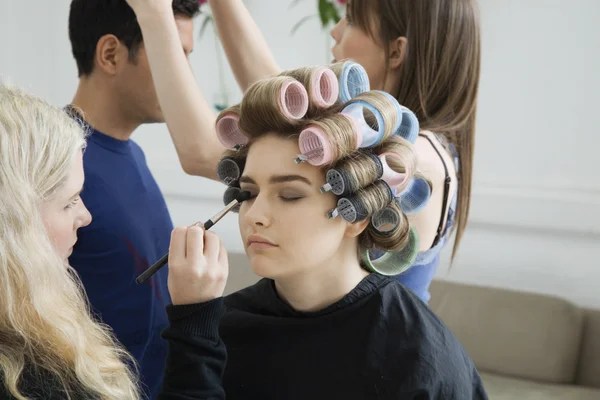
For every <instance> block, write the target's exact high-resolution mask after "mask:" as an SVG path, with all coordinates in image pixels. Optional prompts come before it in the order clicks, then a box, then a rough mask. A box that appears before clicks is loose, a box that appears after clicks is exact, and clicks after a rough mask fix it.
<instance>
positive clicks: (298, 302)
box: [275, 253, 369, 312]
mask: <svg viewBox="0 0 600 400" xmlns="http://www.w3.org/2000/svg"><path fill="white" fill-rule="evenodd" d="M354 254H356V253H354ZM352 258H353V260H352V259H350V260H345V261H344V260H338V261H334V260H332V261H330V262H328V263H326V264H324V266H323V267H317V268H310V270H309V271H308V272H303V273H300V274H298V275H294V276H293V277H286V278H283V279H279V278H278V279H276V280H275V288H276V289H277V293H278V295H279V297H281V298H282V299H283V300H284V301H285V302H287V303H288V304H289V305H290V306H291V307H292V308H293V309H294V310H296V311H301V312H314V311H319V310H322V309H323V308H325V307H327V306H329V305H331V304H333V303H335V302H337V301H339V300H341V299H342V298H343V297H344V296H346V295H347V294H348V293H350V292H351V291H352V289H354V288H355V287H356V285H358V284H359V283H360V281H362V280H363V279H364V278H365V277H366V276H367V275H369V272H367V271H365V270H364V269H363V268H361V266H360V264H359V263H358V260H356V256H354V257H352Z"/></svg>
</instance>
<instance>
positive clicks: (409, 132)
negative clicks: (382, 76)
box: [373, 90, 420, 144]
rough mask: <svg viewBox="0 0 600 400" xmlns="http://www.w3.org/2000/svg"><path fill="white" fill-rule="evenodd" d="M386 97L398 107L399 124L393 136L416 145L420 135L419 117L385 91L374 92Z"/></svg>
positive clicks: (395, 127) (397, 123)
mask: <svg viewBox="0 0 600 400" xmlns="http://www.w3.org/2000/svg"><path fill="white" fill-rule="evenodd" d="M373 92H377V93H381V94H383V95H384V96H386V97H387V98H388V99H389V100H390V101H391V102H392V103H394V105H395V106H396V114H397V116H398V117H397V118H398V119H397V122H396V125H395V126H394V130H393V132H394V133H393V134H394V135H398V136H400V137H402V138H404V139H406V140H408V141H409V142H411V143H413V144H414V143H415V141H416V140H417V136H418V135H419V129H420V128H419V120H418V119H417V116H416V115H415V114H414V113H413V112H412V111H411V110H409V109H408V108H406V107H405V106H403V105H401V104H400V103H398V100H397V99H396V98H395V97H394V96H392V95H391V94H389V93H388V92H385V91H383V90H374V91H373Z"/></svg>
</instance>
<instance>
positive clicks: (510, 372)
mask: <svg viewBox="0 0 600 400" xmlns="http://www.w3.org/2000/svg"><path fill="white" fill-rule="evenodd" d="M229 265H230V271H229V280H228V282H227V288H226V290H225V293H226V294H228V293H231V292H234V291H236V290H239V289H242V288H244V287H246V286H249V285H251V284H253V283H254V282H256V281H257V280H258V279H259V277H258V276H256V275H255V274H254V273H253V272H252V269H251V268H250V266H249V263H248V259H247V257H246V255H245V254H235V253H233V254H230V255H229ZM431 294H432V297H431V301H430V303H429V305H430V307H431V308H432V309H433V310H434V311H435V312H436V313H437V314H438V315H439V316H440V317H441V318H442V320H444V322H445V323H446V324H447V325H448V326H449V327H450V329H451V330H452V331H453V332H454V334H455V335H456V336H457V337H458V339H459V340H460V341H461V343H462V344H463V346H464V347H465V348H466V349H467V352H468V353H469V355H470V356H471V358H472V359H473V361H474V362H475V364H476V366H477V368H478V369H479V371H480V373H481V376H482V378H483V380H484V384H485V388H486V390H487V391H488V394H489V397H490V399H491V400H558V399H560V400H572V399H573V400H575V399H577V400H592V399H593V400H600V311H599V310H585V309H581V308H579V307H576V306H574V305H572V304H570V303H569V302H567V301H564V300H561V299H557V298H552V297H548V296H541V295H536V294H531V293H518V292H514V291H509V290H502V289H492V288H482V287H476V286H469V285H461V284H457V283H450V282H446V281H434V282H433V283H432V285H431ZM465 400H466V399H465Z"/></svg>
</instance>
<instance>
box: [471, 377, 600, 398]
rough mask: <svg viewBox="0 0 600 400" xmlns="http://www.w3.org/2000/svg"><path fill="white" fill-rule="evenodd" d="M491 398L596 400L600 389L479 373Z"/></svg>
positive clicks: (599, 394) (599, 395)
mask: <svg viewBox="0 0 600 400" xmlns="http://www.w3.org/2000/svg"><path fill="white" fill-rule="evenodd" d="M481 379H483V386H484V387H485V390H486V392H487V394H488V397H489V398H490V399H491V400H517V399H518V400H598V399H600V389H592V388H584V387H581V386H572V385H555V384H549V383H539V382H535V381H526V380H522V379H516V378H508V377H503V376H500V375H494V374H488V373H481Z"/></svg>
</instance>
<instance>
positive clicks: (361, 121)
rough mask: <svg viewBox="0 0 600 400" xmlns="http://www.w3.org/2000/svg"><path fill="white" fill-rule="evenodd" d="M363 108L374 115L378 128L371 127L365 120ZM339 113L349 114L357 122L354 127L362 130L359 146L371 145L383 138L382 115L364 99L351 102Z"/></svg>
mask: <svg viewBox="0 0 600 400" xmlns="http://www.w3.org/2000/svg"><path fill="white" fill-rule="evenodd" d="M364 108H366V109H367V110H369V111H370V112H371V113H373V115H374V116H375V119H376V120H377V128H378V130H375V129H373V128H372V127H371V126H370V125H369V124H368V123H367V121H365V115H364V113H363V109H364ZM341 113H342V114H345V115H348V116H350V117H351V118H352V119H353V120H354V121H355V122H356V124H357V126H356V129H359V130H361V131H362V143H361V144H360V147H363V148H364V147H373V146H375V145H377V144H378V143H379V142H380V141H381V138H383V133H384V132H385V129H384V128H385V126H384V123H383V116H382V115H381V113H380V112H379V110H377V109H376V108H375V107H373V106H372V105H371V104H369V103H367V102H366V101H362V100H359V101H355V102H352V103H350V104H348V105H347V106H346V107H344V109H343V110H342V111H341Z"/></svg>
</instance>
